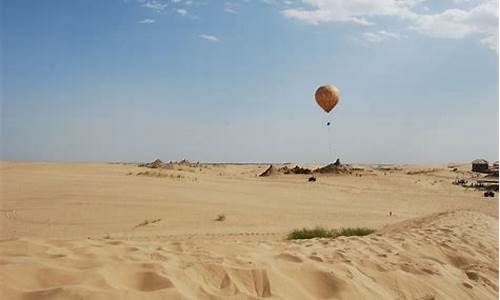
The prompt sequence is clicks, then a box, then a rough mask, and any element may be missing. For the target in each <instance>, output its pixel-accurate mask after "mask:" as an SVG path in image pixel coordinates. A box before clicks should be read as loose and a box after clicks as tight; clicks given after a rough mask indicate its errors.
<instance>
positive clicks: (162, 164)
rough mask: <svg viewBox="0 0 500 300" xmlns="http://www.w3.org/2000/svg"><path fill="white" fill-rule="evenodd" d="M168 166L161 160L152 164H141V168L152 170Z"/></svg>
mask: <svg viewBox="0 0 500 300" xmlns="http://www.w3.org/2000/svg"><path fill="white" fill-rule="evenodd" d="M166 165H167V164H166V163H164V162H162V161H161V160H159V159H156V160H155V161H153V162H150V163H142V164H139V167H145V168H151V169H158V168H162V167H165V166H166Z"/></svg>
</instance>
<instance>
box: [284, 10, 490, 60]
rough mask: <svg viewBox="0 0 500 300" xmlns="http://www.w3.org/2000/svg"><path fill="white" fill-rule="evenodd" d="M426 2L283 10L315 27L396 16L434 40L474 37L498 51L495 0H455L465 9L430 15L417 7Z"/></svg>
mask: <svg viewBox="0 0 500 300" xmlns="http://www.w3.org/2000/svg"><path fill="white" fill-rule="evenodd" d="M425 1H426V0H379V1H373V0H301V2H300V3H301V4H299V6H296V7H294V8H285V9H282V13H283V15H284V16H285V17H287V18H291V19H295V20H299V21H303V22H307V23H310V24H314V25H319V24H321V23H333V22H349V23H354V24H358V25H365V26H367V25H374V24H375V19H376V20H380V18H381V17H393V18H394V17H396V18H399V19H400V20H404V21H406V22H407V23H408V28H409V29H411V30H413V31H415V32H418V33H420V34H423V35H427V36H429V37H433V38H446V39H461V38H465V37H467V36H472V35H476V36H477V37H478V38H479V42H480V43H481V44H482V45H484V46H486V47H488V48H490V49H493V50H496V51H497V52H498V1H499V0H476V1H468V0H456V1H453V2H452V3H454V4H455V5H457V4H459V3H463V2H467V4H468V5H467V6H468V8H462V9H460V8H449V9H446V10H444V11H442V12H440V13H435V14H429V13H428V10H425V7H423V8H422V7H420V8H422V9H420V11H423V12H424V13H417V11H419V9H418V6H419V5H420V4H421V3H423V2H425ZM391 34H392V33H391V32H384V31H372V32H365V33H363V34H362V37H363V38H364V39H365V40H367V41H371V42H380V41H382V40H387V39H390V38H396V37H395V36H392V35H391Z"/></svg>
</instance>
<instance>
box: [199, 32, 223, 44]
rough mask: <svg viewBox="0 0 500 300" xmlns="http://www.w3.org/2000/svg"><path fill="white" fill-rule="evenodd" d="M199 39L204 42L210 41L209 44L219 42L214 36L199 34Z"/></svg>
mask: <svg viewBox="0 0 500 300" xmlns="http://www.w3.org/2000/svg"><path fill="white" fill-rule="evenodd" d="M199 37H200V38H202V39H204V40H207V41H210V42H218V41H219V38H218V37H216V36H214V35H209V34H205V33H203V34H200V35H199Z"/></svg>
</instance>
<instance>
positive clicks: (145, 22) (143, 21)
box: [139, 19, 155, 24]
mask: <svg viewBox="0 0 500 300" xmlns="http://www.w3.org/2000/svg"><path fill="white" fill-rule="evenodd" d="M154 22H155V20H153V19H144V20H141V21H139V23H140V24H153V23H154Z"/></svg>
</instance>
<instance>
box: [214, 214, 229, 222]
mask: <svg viewBox="0 0 500 300" xmlns="http://www.w3.org/2000/svg"><path fill="white" fill-rule="evenodd" d="M224 220H226V215H225V214H218V215H217V218H215V221H217V222H224Z"/></svg>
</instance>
